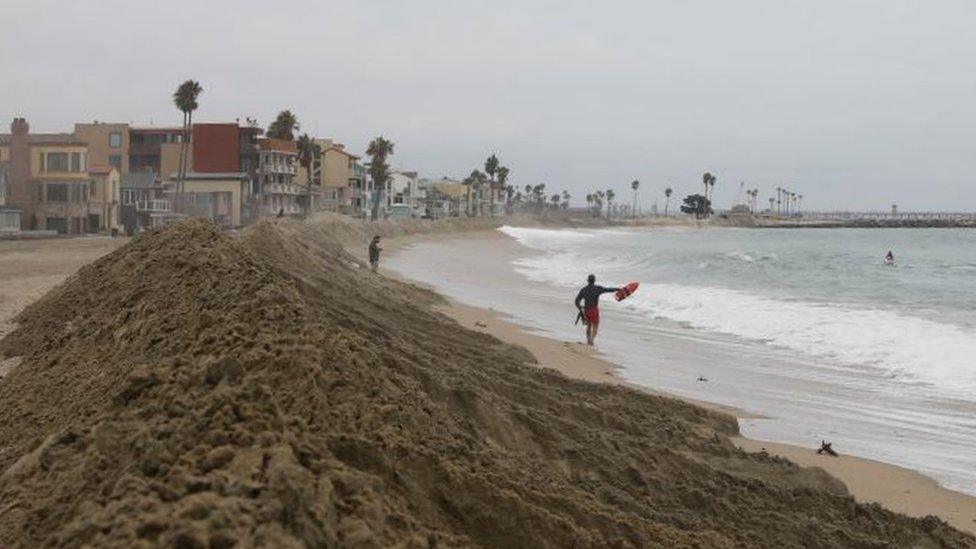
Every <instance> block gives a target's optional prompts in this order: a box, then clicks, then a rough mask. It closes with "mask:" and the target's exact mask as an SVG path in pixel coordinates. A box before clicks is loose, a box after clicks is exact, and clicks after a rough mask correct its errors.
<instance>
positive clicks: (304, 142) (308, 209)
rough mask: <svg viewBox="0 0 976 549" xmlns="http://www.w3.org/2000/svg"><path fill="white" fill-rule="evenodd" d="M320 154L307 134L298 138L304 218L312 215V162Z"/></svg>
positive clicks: (315, 144)
mask: <svg viewBox="0 0 976 549" xmlns="http://www.w3.org/2000/svg"><path fill="white" fill-rule="evenodd" d="M321 154H322V147H321V146H320V145H319V144H318V143H316V142H315V140H314V139H312V138H311V137H309V136H308V134H307V133H306V134H302V136H301V137H299V138H298V163H299V164H301V166H302V167H303V168H305V175H306V182H305V217H308V216H310V215H311V214H312V162H313V161H314V160H315V159H316V158H318V157H319V156H320V155H321Z"/></svg>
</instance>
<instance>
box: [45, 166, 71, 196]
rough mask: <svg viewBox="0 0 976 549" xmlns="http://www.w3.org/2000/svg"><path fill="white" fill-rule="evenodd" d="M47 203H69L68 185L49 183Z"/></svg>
mask: <svg viewBox="0 0 976 549" xmlns="http://www.w3.org/2000/svg"><path fill="white" fill-rule="evenodd" d="M49 156H50V155H49ZM47 201H48V202H67V201H68V185H66V184H64V183H48V184H47Z"/></svg>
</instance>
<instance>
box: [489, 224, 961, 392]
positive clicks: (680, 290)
mask: <svg viewBox="0 0 976 549" xmlns="http://www.w3.org/2000/svg"><path fill="white" fill-rule="evenodd" d="M502 230H503V231H504V232H505V233H506V234H508V235H510V236H512V237H514V238H515V239H516V240H518V242H519V243H521V244H523V245H524V246H526V247H529V248H531V249H533V250H537V251H539V252H541V253H540V254H538V255H534V256H530V257H526V258H524V259H520V260H518V261H517V262H515V267H516V269H517V270H518V272H519V273H521V274H523V275H524V276H526V277H527V278H530V279H532V280H537V281H541V282H545V283H548V284H555V285H560V286H565V287H567V288H571V287H576V286H579V285H580V280H581V278H582V277H581V276H580V273H581V271H587V272H593V273H597V274H598V275H599V277H600V280H601V281H603V282H604V283H606V284H620V283H623V282H627V281H631V280H635V281H639V282H641V283H643V284H644V289H643V291H641V292H639V293H638V294H637V295H635V296H634V298H633V299H631V300H630V301H629V302H628V303H627V305H629V306H630V307H631V308H633V309H637V310H640V311H642V312H644V313H646V314H647V315H649V316H656V317H662V318H666V319H670V320H675V321H679V322H684V323H687V324H688V325H690V326H692V327H695V328H699V329H702V330H707V331H712V332H720V333H725V334H730V335H734V336H738V337H741V338H745V339H748V340H753V341H757V342H763V343H767V344H769V345H775V346H780V347H783V348H787V349H792V350H795V351H797V352H800V353H803V354H805V355H808V356H811V357H820V358H827V359H833V360H836V361H837V362H839V363H841V364H845V365H849V366H851V367H861V368H870V369H874V370H877V373H878V374H879V375H883V376H890V377H892V378H896V379H899V380H901V381H903V382H905V383H906V384H916V383H920V384H927V385H932V386H935V387H937V388H938V389H940V390H941V391H944V392H945V393H946V394H947V395H952V396H956V397H959V398H973V399H976V231H967V230H944V229H932V230H926V229H911V230H909V229H905V230H899V229H878V230H869V229H849V230H846V229H823V230H818V229H809V230H788V229H787V230H750V229H727V230H721V229H718V230H687V229H684V230H661V231H641V232H633V231H576V230H572V231H569V230H567V231H553V230H539V229H525V228H512V227H506V228H504V229H502ZM888 250H892V251H893V252H894V254H895V258H896V262H895V265H894V266H887V265H885V263H884V261H883V258H884V254H885V253H886V252H887V251H888Z"/></svg>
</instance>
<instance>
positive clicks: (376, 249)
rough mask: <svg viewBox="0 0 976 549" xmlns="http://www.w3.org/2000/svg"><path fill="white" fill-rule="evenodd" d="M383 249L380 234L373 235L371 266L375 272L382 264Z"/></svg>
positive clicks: (370, 254)
mask: <svg viewBox="0 0 976 549" xmlns="http://www.w3.org/2000/svg"><path fill="white" fill-rule="evenodd" d="M382 251H383V248H380V236H379V235H376V236H374V237H373V241H372V242H370V243H369V268H370V270H372V271H373V272H374V273H375V272H376V269H378V268H379V266H380V252H382Z"/></svg>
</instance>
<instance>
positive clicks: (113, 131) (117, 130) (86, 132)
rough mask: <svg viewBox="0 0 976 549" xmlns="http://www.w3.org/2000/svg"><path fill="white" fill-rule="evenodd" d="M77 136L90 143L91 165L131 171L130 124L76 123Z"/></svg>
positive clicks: (124, 171)
mask: <svg viewBox="0 0 976 549" xmlns="http://www.w3.org/2000/svg"><path fill="white" fill-rule="evenodd" d="M75 137H77V138H78V139H79V140H81V141H84V142H85V143H87V144H88V164H89V166H113V167H115V169H116V170H118V172H119V173H120V174H121V173H127V172H128V171H129V141H130V135H129V125H128V124H124V123H105V122H99V121H97V120H96V121H95V122H92V123H90V124H75Z"/></svg>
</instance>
